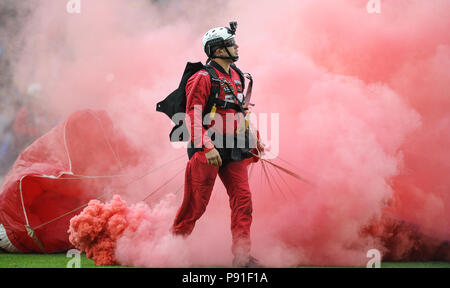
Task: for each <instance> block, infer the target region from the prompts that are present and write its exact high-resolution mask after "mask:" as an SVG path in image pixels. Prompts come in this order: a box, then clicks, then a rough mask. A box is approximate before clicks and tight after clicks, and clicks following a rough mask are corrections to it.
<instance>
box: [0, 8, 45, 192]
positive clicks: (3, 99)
mask: <svg viewBox="0 0 450 288" xmlns="http://www.w3.org/2000/svg"><path fill="white" fill-rule="evenodd" d="M19 22H20V17H19V15H18V11H17V10H16V8H15V5H14V3H13V1H11V0H1V1H0V183H1V182H2V179H3V177H4V175H5V174H6V173H8V171H9V170H10V169H11V167H12V165H13V164H14V162H15V160H16V158H17V156H19V154H20V153H21V152H22V151H23V150H24V149H25V148H26V147H27V146H28V145H30V144H31V143H32V142H33V141H34V140H35V139H37V138H38V137H39V136H41V135H43V134H44V133H46V132H47V131H48V130H49V128H50V127H48V121H46V119H45V117H46V115H45V113H44V109H43V104H44V103H41V102H42V101H40V99H41V96H42V95H41V91H42V87H41V85H40V84H39V83H21V85H17V84H16V83H15V82H14V71H13V62H14V59H15V58H14V57H15V56H14V52H15V51H14V50H15V49H14V45H12V42H13V40H14V36H15V35H14V34H16V33H17V31H18V29H20V23H19Z"/></svg>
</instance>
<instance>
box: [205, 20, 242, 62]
mask: <svg viewBox="0 0 450 288" xmlns="http://www.w3.org/2000/svg"><path fill="white" fill-rule="evenodd" d="M230 27H231V28H228V27H216V28H213V29H211V30H209V31H208V32H206V34H205V35H204V36H203V50H204V51H205V53H206V55H207V56H208V57H209V58H212V56H213V55H214V52H215V51H216V50H217V49H218V48H225V49H227V48H226V47H227V45H226V44H225V41H227V40H229V39H231V38H234V36H235V34H236V28H237V22H230ZM227 52H228V54H229V55H230V53H229V51H228V49H227ZM227 58H228V59H233V60H234V61H236V60H237V57H232V56H231V55H230V57H227Z"/></svg>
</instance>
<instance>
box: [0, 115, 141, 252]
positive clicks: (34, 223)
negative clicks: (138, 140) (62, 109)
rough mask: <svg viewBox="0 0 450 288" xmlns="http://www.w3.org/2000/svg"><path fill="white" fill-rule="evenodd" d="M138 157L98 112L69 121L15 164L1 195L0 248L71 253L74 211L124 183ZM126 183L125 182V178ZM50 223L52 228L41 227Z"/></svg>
mask: <svg viewBox="0 0 450 288" xmlns="http://www.w3.org/2000/svg"><path fill="white" fill-rule="evenodd" d="M137 159H138V153H137V152H136V150H134V149H132V148H131V145H130V144H129V143H128V142H127V140H126V138H125V137H124V136H123V134H121V133H120V131H117V130H116V129H114V127H113V124H112V121H111V120H110V118H109V117H108V115H107V114H106V112H103V111H91V110H83V111H79V112H76V113H74V114H73V115H71V116H70V117H69V118H68V119H67V120H66V121H65V122H64V123H61V124H60V125H58V126H57V127H55V128H54V129H52V130H51V131H50V132H48V133H47V134H45V135H44V136H42V137H41V138H39V139H37V140H36V141H35V142H34V143H33V144H31V145H30V146H29V147H28V148H27V149H26V150H25V151H23V152H22V154H21V155H20V156H19V157H18V159H17V160H16V162H15V164H14V166H13V168H12V170H11V171H10V172H9V173H8V175H7V176H6V177H5V179H4V182H3V185H2V187H1V190H0V248H2V249H4V250H7V251H9V252H23V253H29V252H38V253H52V252H60V251H67V250H68V249H70V248H71V247H72V245H71V244H70V242H69V237H68V233H67V230H68V229H69V221H70V219H71V218H72V217H73V216H74V215H75V214H76V213H79V212H80V211H81V210H76V211H77V212H76V213H75V211H73V210H74V209H77V208H79V207H80V206H83V205H84V204H87V202H88V201H89V200H91V199H94V198H97V197H99V196H100V195H104V194H105V193H106V194H108V189H115V188H114V187H116V186H117V185H119V183H120V182H122V183H123V180H124V177H123V176H124V175H125V174H124V173H125V171H126V169H127V168H129V167H132V166H134V165H136V164H137ZM125 178H126V177H125ZM49 221H51V223H48V225H47V224H46V223H47V222H49Z"/></svg>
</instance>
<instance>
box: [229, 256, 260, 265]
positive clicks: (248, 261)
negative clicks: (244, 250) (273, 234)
mask: <svg viewBox="0 0 450 288" xmlns="http://www.w3.org/2000/svg"><path fill="white" fill-rule="evenodd" d="M233 267H242V268H264V266H263V265H261V264H260V263H259V261H258V260H257V259H256V258H255V257H253V256H251V255H235V256H234V259H233Z"/></svg>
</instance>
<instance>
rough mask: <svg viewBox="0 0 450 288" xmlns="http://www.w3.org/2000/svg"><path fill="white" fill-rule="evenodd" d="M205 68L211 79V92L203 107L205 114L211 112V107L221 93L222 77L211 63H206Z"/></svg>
mask: <svg viewBox="0 0 450 288" xmlns="http://www.w3.org/2000/svg"><path fill="white" fill-rule="evenodd" d="M205 69H206V71H207V72H208V74H209V79H210V80H211V93H210V94H209V98H208V101H207V102H206V106H205V109H203V116H205V115H206V114H208V113H209V112H211V109H212V107H213V106H214V103H215V101H216V99H217V98H218V97H219V93H220V79H219V76H218V75H217V73H216V70H214V68H213V67H212V66H210V65H206V66H205Z"/></svg>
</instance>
